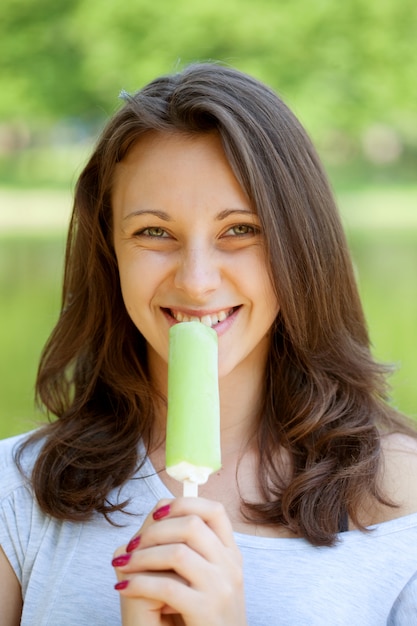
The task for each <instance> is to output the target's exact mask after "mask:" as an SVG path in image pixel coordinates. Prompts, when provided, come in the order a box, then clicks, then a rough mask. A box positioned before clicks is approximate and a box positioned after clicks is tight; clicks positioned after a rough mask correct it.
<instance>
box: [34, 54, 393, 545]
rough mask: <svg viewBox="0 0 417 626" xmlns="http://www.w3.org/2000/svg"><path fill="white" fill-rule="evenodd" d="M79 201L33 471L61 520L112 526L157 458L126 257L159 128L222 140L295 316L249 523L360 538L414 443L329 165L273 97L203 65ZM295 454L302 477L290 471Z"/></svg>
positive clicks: (286, 315)
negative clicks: (377, 343) (126, 297)
mask: <svg viewBox="0 0 417 626" xmlns="http://www.w3.org/2000/svg"><path fill="white" fill-rule="evenodd" d="M124 99H125V103H124V106H123V107H122V108H121V109H120V110H119V111H118V112H117V113H116V114H115V115H114V117H113V118H112V119H111V120H110V122H109V123H108V125H107V127H106V128H105V129H104V131H103V133H102V136H101V139H100V140H99V142H98V144H97V147H96V149H95V151H94V152H93V154H92V156H91V159H90V160H89V162H88V163H87V165H86V167H85V169H84V171H83V172H82V174H81V176H80V178H79V181H78V184H77V187H76V193H75V202H74V211H73V216H72V221H71V226H70V230H69V236H68V243H67V250H66V264H65V279H64V287H63V306H62V311H61V315H60V317H59V320H58V323H57V325H56V327H55V329H54V331H53V333H52V335H51V337H50V339H49V341H48V343H47V344H46V347H45V349H44V352H43V355H42V358H41V362H40V367H39V373H38V379H37V394H38V399H39V401H40V402H41V403H42V404H43V405H44V406H45V407H46V408H47V410H48V411H49V412H50V413H51V414H54V415H55V416H57V418H58V419H56V420H55V421H52V422H51V423H50V424H48V425H47V426H45V427H44V428H43V429H41V430H39V431H37V432H36V433H35V435H34V436H33V437H32V438H31V439H30V440H29V443H30V442H33V441H34V440H42V442H43V437H45V436H46V439H45V441H44V442H43V445H42V449H41V452H40V455H39V457H38V459H37V461H36V464H35V466H34V469H33V473H32V482H33V485H34V490H35V494H36V497H37V499H38V501H39V503H40V506H41V507H42V509H43V510H44V511H45V512H47V513H49V514H51V515H53V516H55V517H58V518H62V519H71V520H86V519H88V518H89V516H90V515H91V514H92V512H93V511H95V510H96V511H99V512H101V513H103V514H104V515H106V516H108V515H109V514H110V513H111V512H112V511H114V510H116V509H120V508H123V507H124V506H125V504H126V503H117V504H115V503H112V502H109V501H108V496H109V492H110V491H111V490H112V489H114V488H116V487H119V486H120V485H122V484H123V483H124V482H125V481H126V480H127V479H129V477H131V476H132V474H133V472H134V471H135V469H136V467H137V465H138V463H140V462H141V459H139V458H138V452H137V450H138V441H139V439H141V438H142V439H143V440H144V442H145V444H146V445H147V446H148V447H149V446H150V445H151V441H150V437H151V427H152V423H153V419H154V398H155V392H154V390H153V389H152V388H151V383H150V381H149V377H148V374H147V363H146V345H145V341H144V339H143V337H142V336H141V334H140V333H139V331H138V330H137V329H136V328H135V327H134V325H133V323H132V321H131V320H130V318H129V316H128V315H127V313H126V310H125V307H124V304H123V300H122V296H121V291H120V285H119V277H118V270H117V264H116V259H115V254H114V250H113V246H112V232H111V231H112V216H111V202H110V193H111V188H112V177H113V172H114V169H115V166H116V164H117V163H118V162H120V161H121V160H122V159H123V158H124V157H125V156H126V154H127V152H128V151H129V148H130V147H131V146H132V145H133V144H134V143H135V142H136V141H137V139H138V138H139V137H140V135H141V133H143V132H146V131H148V130H158V131H172V130H176V131H180V132H186V133H202V132H211V131H213V130H215V131H217V132H218V133H219V136H220V137H221V140H222V143H223V146H224V150H225V153H226V155H227V157H228V159H229V161H230V164H231V166H232V168H233V170H234V172H235V174H236V176H237V178H238V180H239V181H240V183H241V184H242V186H243V188H244V189H245V191H246V193H247V194H248V196H249V198H250V199H251V201H252V202H253V205H254V206H255V207H256V208H257V211H258V214H259V218H260V220H261V224H262V226H263V232H264V237H265V245H266V249H267V254H268V258H269V260H270V271H271V276H272V280H273V282H274V284H275V286H276V291H277V296H278V299H279V302H280V305H281V310H280V312H279V315H278V318H277V319H276V322H275V328H274V334H273V339H272V343H271V349H270V356H269V363H268V368H267V372H266V381H265V394H264V406H263V407H262V411H261V414H260V418H259V429H258V438H259V445H260V450H261V454H262V459H263V463H262V466H261V467H260V469H259V472H260V480H261V484H262V486H263V496H264V498H263V499H264V501H263V502H262V503H244V510H245V511H246V514H247V515H248V517H251V518H253V519H257V520H258V521H260V522H264V523H276V524H284V525H286V526H287V527H289V528H290V529H292V530H293V531H294V532H296V533H297V534H300V535H301V536H304V537H306V538H307V539H308V540H310V541H311V542H312V543H314V544H317V545H329V544H331V543H332V542H333V541H334V538H335V534H336V533H337V530H338V526H339V521H340V518H341V516H342V514H343V513H344V512H347V513H348V514H349V515H350V517H351V518H352V519H353V520H354V521H355V522H356V523H357V524H359V520H358V519H357V510H358V507H359V503H360V502H361V501H363V498H364V497H366V496H372V497H375V498H377V499H378V500H380V501H383V497H382V494H381V493H380V492H379V489H378V486H377V469H378V464H379V457H380V432H381V431H383V430H389V429H393V428H397V429H401V428H402V426H401V420H400V417H398V416H396V414H395V412H394V411H393V410H392V409H390V408H389V407H388V405H386V404H385V402H384V398H385V393H386V389H385V374H386V372H385V370H384V368H382V367H381V366H379V365H378V364H376V363H375V362H374V360H373V359H372V357H371V354H370V350H369V339H368V334H367V329H366V324H365V320H364V316H363V312H362V308H361V303H360V300H359V296H358V292H357V287H356V284H355V279H354V273H353V271H352V265H351V261H350V256H349V252H348V248H347V243H346V240H345V236H344V233H343V229H342V227H341V224H340V220H339V216H338V213H337V210H336V207H335V204H334V201H333V197H332V193H331V191H330V189H329V185H328V182H327V179H326V176H325V174H324V173H323V169H322V167H321V164H320V162H319V159H318V157H317V155H316V152H315V150H314V148H313V146H312V144H311V142H310V140H309V138H308V137H307V135H306V133H305V131H304V129H303V128H302V126H301V125H300V123H299V122H298V120H297V119H296V118H295V117H294V115H293V114H292V113H291V111H290V110H289V109H288V108H287V107H286V105H285V104H284V103H283V102H282V101H281V100H280V98H279V97H278V96H277V95H276V94H275V93H274V92H272V91H271V90H270V89H269V88H268V87H266V86H265V85H263V84H261V83H259V82H258V81H256V80H255V79H253V78H251V77H249V76H246V75H244V74H242V73H240V72H238V71H236V70H233V69H230V68H227V67H222V66H220V65H216V64H195V65H192V66H190V67H188V68H186V69H185V70H183V71H182V72H181V73H178V74H175V75H170V76H164V77H161V78H158V79H156V80H155V81H153V82H152V83H150V84H149V85H147V86H146V87H144V88H143V89H142V90H141V91H139V92H137V93H136V94H134V95H132V96H129V95H127V94H125V95H124ZM281 446H283V447H284V449H285V450H286V451H287V453H288V454H289V457H290V459H291V462H292V476H291V479H290V480H289V481H288V482H284V481H283V478H282V472H281V468H280V466H279V463H278V462H277V456H278V454H277V453H278V450H279V449H280V447H281Z"/></svg>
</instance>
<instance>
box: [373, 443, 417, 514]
mask: <svg viewBox="0 0 417 626" xmlns="http://www.w3.org/2000/svg"><path fill="white" fill-rule="evenodd" d="M381 442H382V463H381V468H380V485H381V488H382V491H383V493H384V495H385V496H386V497H387V498H388V499H389V500H391V501H392V502H394V504H396V505H397V506H396V508H392V507H390V511H391V513H390V515H389V517H390V518H392V517H402V516H404V515H409V514H411V513H416V512H417V480H416V476H417V436H416V437H415V438H414V437H411V436H409V435H403V434H397V433H395V434H389V435H384V436H383V437H382V440H381Z"/></svg>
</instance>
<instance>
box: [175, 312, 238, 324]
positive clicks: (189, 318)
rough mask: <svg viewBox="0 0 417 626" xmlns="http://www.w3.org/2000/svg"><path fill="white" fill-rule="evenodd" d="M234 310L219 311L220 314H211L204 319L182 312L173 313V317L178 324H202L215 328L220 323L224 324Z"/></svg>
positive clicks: (204, 316)
mask: <svg viewBox="0 0 417 626" xmlns="http://www.w3.org/2000/svg"><path fill="white" fill-rule="evenodd" d="M231 311H232V309H229V310H227V311H219V312H218V313H211V315H203V317H197V316H195V315H187V314H186V313H182V312H181V311H172V310H171V313H172V315H173V317H175V319H176V320H177V322H201V323H202V324H205V325H206V326H215V325H216V324H218V323H219V322H223V321H224V320H225V319H226V318H227V317H228V316H229V315H230V313H231Z"/></svg>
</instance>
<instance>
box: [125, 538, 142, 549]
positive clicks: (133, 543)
mask: <svg viewBox="0 0 417 626" xmlns="http://www.w3.org/2000/svg"><path fill="white" fill-rule="evenodd" d="M139 544H140V535H138V536H137V537H133V539H131V540H130V541H129V543H128V544H127V548H126V552H133V550H136V548H137V547H138V545H139Z"/></svg>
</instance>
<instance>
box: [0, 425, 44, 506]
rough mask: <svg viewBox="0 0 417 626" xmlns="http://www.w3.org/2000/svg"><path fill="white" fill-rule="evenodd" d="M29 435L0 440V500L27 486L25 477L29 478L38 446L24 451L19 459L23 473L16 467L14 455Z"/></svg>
mask: <svg viewBox="0 0 417 626" xmlns="http://www.w3.org/2000/svg"><path fill="white" fill-rule="evenodd" d="M30 434H31V433H25V434H23V435H17V436H15V437H10V438H8V439H2V440H0V499H4V498H5V497H7V496H8V495H9V494H10V493H11V492H13V491H15V490H16V489H17V488H19V487H21V486H22V485H24V484H27V480H26V478H25V476H29V475H30V473H31V468H32V466H33V463H34V461H35V459H36V455H37V451H38V445H35V446H34V447H29V448H27V449H26V450H25V453H24V454H23V456H22V459H21V462H22V470H23V471H20V469H19V467H18V464H17V462H16V454H17V452H18V450H19V448H20V446H21V445H22V444H23V443H24V442H25V441H26V440H27V439H28V437H29V436H30Z"/></svg>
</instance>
